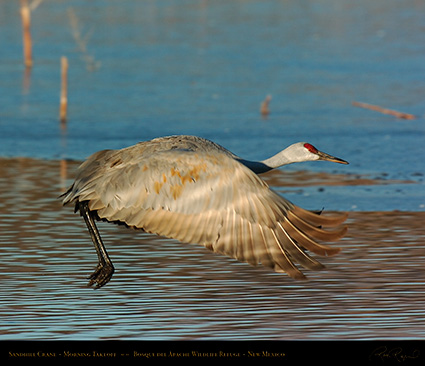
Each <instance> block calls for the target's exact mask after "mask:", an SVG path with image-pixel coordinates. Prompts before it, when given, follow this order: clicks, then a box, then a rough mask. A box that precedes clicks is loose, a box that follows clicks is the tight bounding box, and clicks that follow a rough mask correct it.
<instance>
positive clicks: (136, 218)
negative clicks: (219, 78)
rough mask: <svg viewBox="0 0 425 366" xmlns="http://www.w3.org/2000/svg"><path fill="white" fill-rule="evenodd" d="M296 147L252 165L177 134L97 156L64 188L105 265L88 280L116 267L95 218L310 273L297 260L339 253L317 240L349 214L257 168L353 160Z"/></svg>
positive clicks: (329, 235)
mask: <svg viewBox="0 0 425 366" xmlns="http://www.w3.org/2000/svg"><path fill="white" fill-rule="evenodd" d="M288 149H289V150H290V151H288ZM288 149H285V150H283V151H282V152H281V153H279V154H277V155H275V157H272V158H270V159H267V160H264V161H262V162H251V161H247V160H243V159H240V158H239V157H237V156H236V155H234V154H233V153H231V152H230V151H228V150H226V149H225V148H223V147H221V146H220V145H217V144H215V143H214V142H212V141H209V140H206V139H202V138H199V137H195V136H171V137H163V138H157V139H154V140H151V141H146V142H141V143H138V144H136V145H134V146H130V147H128V148H124V149H121V150H103V151H99V152H97V153H95V154H93V155H92V156H90V157H89V158H88V159H87V160H86V161H85V162H84V163H83V164H82V165H81V166H80V167H79V169H78V172H77V177H76V179H75V182H74V183H73V184H72V186H71V187H70V188H69V190H68V191H67V192H65V193H64V194H63V195H62V196H63V204H67V203H71V202H72V203H75V210H76V211H77V210H79V211H80V213H81V215H82V216H83V217H84V219H85V221H86V224H87V226H88V229H89V232H90V234H91V237H92V240H93V242H94V244H95V247H96V250H97V254H98V257H99V264H98V267H97V270H96V271H95V273H94V274H93V275H92V277H91V281H90V284H95V283H96V284H97V287H101V286H103V285H104V284H105V283H107V282H108V281H109V279H110V278H111V276H112V274H113V271H114V268H113V265H112V262H111V261H110V259H109V257H108V254H107V252H106V249H105V247H104V245H103V243H102V240H101V238H100V235H99V232H98V230H97V228H96V224H95V219H103V220H107V221H111V222H118V223H123V224H125V225H127V226H130V227H134V228H138V229H143V230H144V231H146V232H149V233H155V234H158V235H162V236H166V237H169V238H175V239H178V240H180V241H182V242H186V243H197V244H201V245H204V246H205V247H206V248H208V249H210V250H212V251H214V252H218V253H222V254H225V255H228V256H230V257H233V258H236V259H238V260H240V261H243V262H248V263H250V264H253V265H256V264H259V263H261V264H263V265H265V266H267V267H270V268H272V269H273V270H275V271H277V272H286V273H288V274H289V275H290V276H292V277H294V278H299V279H301V278H304V275H303V274H302V272H301V271H300V270H299V269H298V268H297V267H296V265H295V264H294V262H298V263H299V264H300V265H301V266H303V267H306V268H309V269H319V268H321V267H322V265H321V264H320V263H319V262H317V261H316V260H315V259H313V258H311V257H310V256H309V255H307V253H306V252H305V250H309V251H312V252H314V253H317V254H319V255H332V254H336V253H337V252H338V251H339V249H338V248H332V247H329V246H327V245H324V244H320V243H319V242H318V241H322V240H324V241H334V240H336V239H338V238H340V237H341V236H342V235H344V233H345V231H346V228H345V227H343V228H341V229H337V230H325V229H324V227H330V228H332V227H336V226H339V225H340V224H341V223H342V222H343V221H344V220H345V218H346V215H338V216H326V215H318V214H316V213H312V212H310V211H306V210H303V209H301V208H299V207H297V206H295V205H293V204H292V203H290V202H289V201H287V200H286V199H284V198H283V197H281V196H280V195H278V194H277V193H275V192H274V191H272V190H271V189H270V188H269V187H268V185H267V184H266V183H265V182H264V181H263V180H262V179H261V178H260V177H259V176H258V175H257V174H256V173H262V172H264V171H267V170H270V169H273V168H274V167H275V165H277V166H279V165H283V164H289V163H291V162H297V161H306V160H319V159H322V160H330V161H335V162H340V163H346V162H345V161H343V160H341V159H338V158H334V157H332V156H330V155H327V154H324V153H321V152H319V151H318V150H317V149H315V148H314V147H313V146H312V145H310V144H306V143H298V144H294V145H292V146H291V147H290V148H288ZM304 150H305V151H304ZM291 152H292V155H294V156H293V157H291ZM294 152H295V153H294ZM303 154H304V155H303ZM309 154H310V155H311V156H310V155H309ZM320 154H322V155H320ZM279 156H280V157H279Z"/></svg>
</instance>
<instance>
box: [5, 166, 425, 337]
mask: <svg viewBox="0 0 425 366" xmlns="http://www.w3.org/2000/svg"><path fill="white" fill-rule="evenodd" d="M67 164H68V168H69V170H70V171H72V172H73V171H75V168H76V166H77V163H75V162H67ZM0 173H1V174H0V196H1V197H2V200H1V201H0V230H1V232H2V235H1V238H0V242H1V245H0V262H1V266H2V270H1V271H0V285H1V288H2V291H1V293H0V305H1V306H0V317H1V319H2V325H1V327H0V339H68V340H69V339H149V340H154V339H158V340H164V339H169V340H170V339H232V340H236V339H243V340H247V339H378V338H379V339H383V338H395V337H396V338H397V339H399V338H405V339H411V338H415V339H417V338H423V337H424V335H425V315H424V313H423V304H424V301H425V290H424V289H425V280H424V278H425V273H424V262H425V248H424V244H425V239H424V236H423V227H422V223H423V222H424V219H425V213H424V212H350V216H349V220H348V222H349V233H348V235H347V237H346V238H344V239H343V240H342V241H341V242H340V243H338V245H339V246H341V247H342V253H340V254H339V255H337V256H336V257H332V258H324V259H322V262H323V263H324V264H326V266H327V267H326V269H325V270H323V271H320V272H307V275H308V276H309V281H306V282H297V281H294V280H292V279H290V278H288V277H287V276H286V275H281V274H276V273H272V272H269V271H268V270H266V269H263V268H261V267H258V268H254V267H251V266H249V265H247V264H243V263H238V262H236V261H234V260H231V259H228V258H226V257H223V256H220V255H216V254H213V253H210V252H209V251H207V250H205V249H204V248H203V247H201V246H196V245H187V244H182V243H179V242H177V241H174V240H168V239H164V238H159V237H156V236H152V235H147V234H143V233H141V232H136V231H133V230H130V229H126V228H124V227H120V226H116V225H111V224H107V223H99V228H100V230H101V233H102V235H103V238H104V241H105V244H106V246H107V248H108V250H109V253H110V256H111V257H112V260H113V261H114V263H115V266H116V273H115V275H114V277H113V279H112V281H111V282H110V283H109V284H108V285H107V286H105V287H104V288H102V289H101V290H93V289H91V288H87V287H86V283H87V279H86V276H87V275H88V274H89V273H90V272H91V271H92V269H93V268H94V266H95V264H96V254H95V251H94V248H93V247H92V244H91V242H90V238H89V236H88V234H87V231H86V228H85V226H84V223H83V221H82V220H81V218H80V217H79V216H78V215H76V214H73V212H72V211H73V210H72V208H70V207H65V208H63V207H62V206H61V203H60V201H59V200H58V199H57V196H58V195H59V194H60V192H61V191H63V190H64V189H65V187H66V186H67V184H68V183H69V180H68V179H67V178H66V171H65V166H64V162H62V163H61V162H59V161H38V160H32V159H1V160H0ZM276 174H277V175H276ZM300 174H301V173H294V174H292V173H289V174H285V177H287V185H288V186H291V185H293V184H294V182H295V180H297V181H298V180H299V178H300ZM306 174H307V175H308V174H311V175H310V178H312V181H313V182H314V181H316V182H317V181H320V185H321V186H323V185H324V186H328V185H329V186H330V185H332V184H335V179H334V177H332V175H321V174H317V175H315V174H314V173H306ZM266 179H267V180H268V181H269V183H270V184H271V185H272V183H273V185H276V183H277V182H280V185H279V186H277V189H282V188H283V184H284V183H283V182H282V178H281V177H280V176H279V174H278V173H275V174H274V175H271V176H266ZM338 181H339V182H341V180H340V177H338Z"/></svg>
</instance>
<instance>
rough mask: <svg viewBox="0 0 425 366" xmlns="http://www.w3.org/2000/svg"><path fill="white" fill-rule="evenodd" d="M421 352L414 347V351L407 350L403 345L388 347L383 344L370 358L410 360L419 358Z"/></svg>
mask: <svg viewBox="0 0 425 366" xmlns="http://www.w3.org/2000/svg"><path fill="white" fill-rule="evenodd" d="M420 354H421V352H420V351H419V350H418V349H414V350H413V351H412V352H409V353H407V352H405V351H404V350H403V348H402V347H392V348H388V347H386V346H381V347H378V348H376V349H375V350H374V351H373V352H372V353H371V355H370V356H369V359H371V360H372V359H380V360H381V361H387V360H396V361H397V362H405V361H408V360H414V359H417V358H419V356H420Z"/></svg>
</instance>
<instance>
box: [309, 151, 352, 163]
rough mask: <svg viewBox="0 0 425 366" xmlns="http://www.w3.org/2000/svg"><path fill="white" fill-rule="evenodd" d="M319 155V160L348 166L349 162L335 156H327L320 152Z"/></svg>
mask: <svg viewBox="0 0 425 366" xmlns="http://www.w3.org/2000/svg"><path fill="white" fill-rule="evenodd" d="M317 155H318V156H319V160H326V161H332V162H333V163H339V164H348V161H345V160H342V159H340V158H336V157H335V156H332V155H329V154H326V153H324V152H322V151H318V152H317Z"/></svg>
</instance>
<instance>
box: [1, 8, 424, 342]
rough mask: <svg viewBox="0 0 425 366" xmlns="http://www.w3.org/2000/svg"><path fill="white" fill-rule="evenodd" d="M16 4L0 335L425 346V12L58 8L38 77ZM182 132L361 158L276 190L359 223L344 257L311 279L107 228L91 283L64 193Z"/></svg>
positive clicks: (277, 176) (244, 149) (39, 39)
mask: <svg viewBox="0 0 425 366" xmlns="http://www.w3.org/2000/svg"><path fill="white" fill-rule="evenodd" d="M18 6H19V2H16V1H0V45H1V49H2V52H0V79H1V83H0V100H1V108H0V156H1V157H2V158H1V159H0V172H1V174H0V197H1V199H0V230H1V235H0V263H1V271H0V288H1V290H2V291H0V305H1V306H0V317H1V326H0V339H2V340H4V339H25V340H29V339H61V340H74V339H83V340H86V339H126V340H127V339H137V340H140V339H144V340H154V339H158V340H164V339H167V340H175V339H225V340H228V339H241V340H247V339H255V340H257V339H268V340H270V339H279V340H281V339H310V340H311V339H376V338H380V339H382V338H386V339H388V338H403V339H418V338H420V339H423V338H424V336H425V319H424V315H423V303H424V300H425V298H424V297H425V296H424V288H425V287H424V278H425V277H424V269H423V268H424V266H423V264H424V255H425V250H424V244H425V243H424V230H423V225H422V224H423V222H424V218H425V217H424V208H425V189H424V169H423V158H422V157H423V156H425V145H424V143H423V141H424V137H425V127H424V126H425V124H424V123H423V116H424V110H425V103H424V98H423V95H424V92H425V87H424V85H425V83H424V82H425V79H424V77H423V75H425V63H424V62H423V55H424V52H425V49H424V42H423V29H424V28H425V18H424V17H423V14H424V13H425V3H424V2H423V1H416V0H407V1H403V2H400V1H397V0H377V1H373V2H370V1H366V0H360V1H356V2H352V1H344V0H343V1H334V0H324V1H308V0H305V1H304V0H303V1H271V0H270V1H269V0H266V1H258V0H248V1H237V0H235V1H227V0H226V1H225V0H218V1H213V2H206V1H201V0H199V1H196V0H184V1H178V2H175V1H168V0H165V1H163V0H161V1H157V0H150V1H143V2H142V1H130V0H124V1H120V2H116V1H103V0H102V1H98V0H94V1H90V2H87V1H72V2H68V1H43V2H42V3H41V4H40V5H39V7H38V8H37V9H36V10H35V11H34V12H33V14H32V36H33V44H34V47H33V54H34V66H33V68H32V69H31V70H25V69H24V67H23V63H22V44H21V42H22V41H21V39H22V36H21V24H20V19H19V9H18ZM62 56H66V57H67V58H68V60H69V65H70V66H69V91H68V96H69V109H68V121H67V124H66V126H61V125H60V123H59V122H58V115H59V90H60V78H59V76H60V70H59V67H60V58H61V57H62ZM267 95H271V96H272V100H271V103H270V110H271V113H270V114H269V115H268V116H267V118H264V117H263V116H262V115H261V114H260V112H259V108H260V103H261V102H262V101H263V100H264V98H265V97H266V96H267ZM353 101H360V102H366V103H370V104H376V105H380V106H383V107H386V108H392V109H395V110H400V111H403V112H406V113H412V114H414V115H416V116H417V118H416V119H414V120H410V121H406V120H400V119H397V118H395V117H392V116H388V115H384V114H380V113H377V112H372V111H367V110H363V109H360V108H356V107H354V106H352V104H351V103H352V102H353ZM171 134H193V135H199V136H203V137H206V138H209V139H212V140H214V141H216V142H218V143H220V144H222V145H223V146H225V147H226V148H228V149H230V150H231V151H233V152H234V153H236V154H238V155H240V156H242V157H244V158H246V159H250V160H257V159H264V158H266V157H268V156H270V155H271V154H274V153H276V152H277V151H279V150H280V149H282V148H283V147H285V146H287V145H290V144H292V143H294V142H296V141H308V142H310V143H312V144H314V145H316V147H318V148H319V149H321V150H324V151H326V152H328V153H330V154H332V155H336V156H338V157H341V158H343V159H345V160H348V161H349V162H350V165H348V166H342V165H337V164H331V163H325V162H321V163H318V162H315V163H303V164H302V165H301V164H298V165H293V166H289V167H286V168H285V169H282V170H280V171H277V172H274V173H272V174H269V175H268V176H266V177H265V179H266V180H267V182H268V183H269V184H270V185H271V186H273V187H274V188H275V189H276V190H277V191H278V192H279V193H280V194H282V195H284V196H285V197H287V198H288V199H290V200H291V201H293V202H294V203H296V204H298V205H300V206H302V207H304V208H307V209H322V208H325V209H326V210H336V211H349V221H348V223H349V232H348V235H347V237H346V238H345V239H344V240H342V241H341V242H340V243H338V245H340V246H341V247H342V253H341V254H340V255H338V256H336V257H333V258H325V259H323V262H324V263H325V264H326V265H327V269H325V270H324V271H321V272H317V273H307V274H308V276H309V279H310V280H309V281H307V282H302V283H301V282H296V281H293V280H291V279H289V278H288V277H287V276H285V275H278V274H275V273H270V272H268V271H267V270H265V269H261V268H253V267H250V266H248V265H246V264H241V263H237V262H235V261H233V260H230V259H227V258H224V257H221V256H218V255H215V254H212V253H209V252H208V251H207V250H205V249H204V248H202V247H198V246H196V245H186V244H181V243H178V242H177V241H173V240H167V239H164V238H158V237H155V236H151V235H146V234H142V233H140V232H134V231H132V230H127V229H125V228H122V227H117V226H114V225H108V224H106V223H101V224H99V227H100V230H101V233H102V235H103V237H104V240H105V242H106V245H107V248H108V250H109V253H110V255H111V257H112V259H113V261H114V263H115V266H116V273H115V275H114V277H113V279H112V281H111V282H110V283H109V284H108V285H107V286H106V287H105V288H103V289H101V290H98V291H95V290H93V289H90V288H86V287H85V284H86V282H87V280H86V276H87V275H88V274H89V273H90V272H91V271H92V269H93V267H94V266H95V263H96V254H95V251H94V248H93V247H92V244H91V242H90V239H89V237H88V235H87V231H86V228H85V226H84V223H83V222H82V220H81V218H80V217H78V215H74V214H73V213H72V209H71V208H62V207H61V205H60V202H59V201H58V200H57V196H58V195H59V194H60V193H61V192H62V191H63V190H64V189H65V188H66V186H67V185H68V184H69V183H70V182H71V181H72V178H73V177H74V174H75V169H76V167H77V165H78V163H79V162H80V161H82V160H83V159H84V158H85V157H87V156H88V155H90V154H91V153H93V152H95V151H97V150H100V149H106V148H121V147H125V146H129V145H131V144H134V143H137V142H138V141H141V140H147V139H150V138H153V137H157V136H164V135H171Z"/></svg>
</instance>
